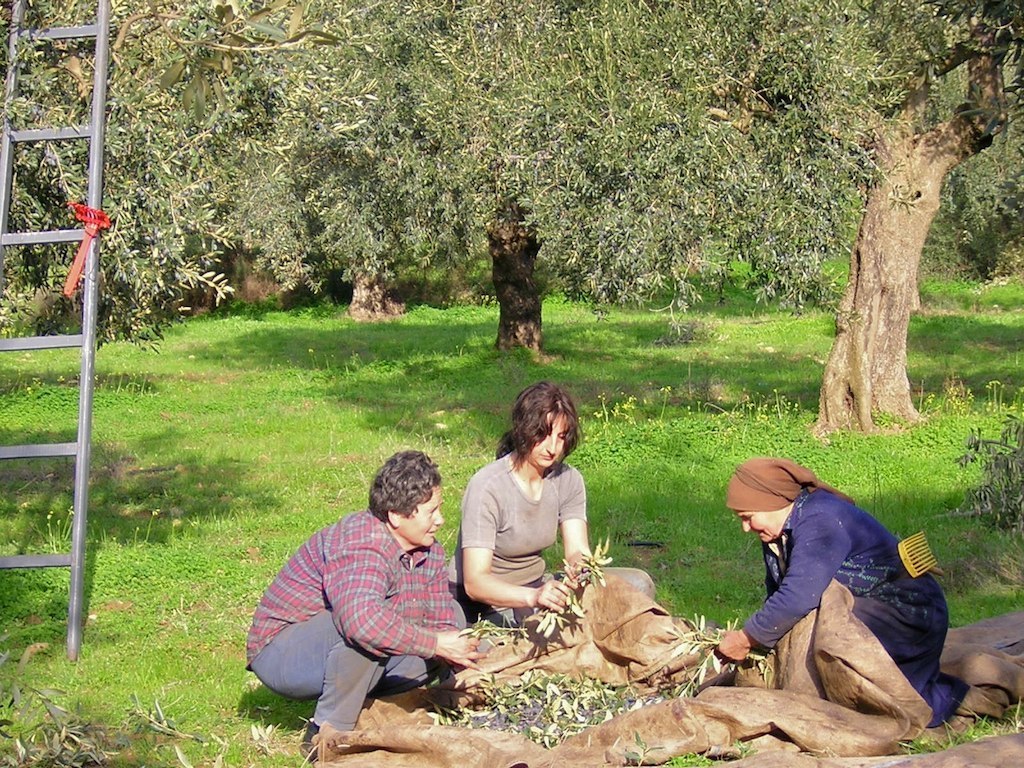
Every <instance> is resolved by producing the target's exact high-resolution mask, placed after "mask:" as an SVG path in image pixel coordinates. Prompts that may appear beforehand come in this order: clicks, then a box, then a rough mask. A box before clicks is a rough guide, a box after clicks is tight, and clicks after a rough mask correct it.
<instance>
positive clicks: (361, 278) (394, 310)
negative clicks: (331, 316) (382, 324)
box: [348, 275, 405, 322]
mask: <svg viewBox="0 0 1024 768" xmlns="http://www.w3.org/2000/svg"><path fill="white" fill-rule="evenodd" d="M404 312H405V304H403V303H402V302H401V301H400V300H399V299H398V298H397V297H395V296H394V295H392V293H391V292H390V291H389V290H388V288H387V286H386V285H385V284H384V281H382V280H381V279H380V278H379V277H377V276H376V275H356V276H355V280H354V284H353V286H352V303H351V304H349V306H348V314H349V316H350V317H352V318H353V319H354V320H358V321H360V322H376V321H379V320H390V319H392V318H395V317H398V316H399V315H401V314H403V313H404Z"/></svg>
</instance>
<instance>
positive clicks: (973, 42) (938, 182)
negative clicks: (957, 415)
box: [817, 2, 1024, 432]
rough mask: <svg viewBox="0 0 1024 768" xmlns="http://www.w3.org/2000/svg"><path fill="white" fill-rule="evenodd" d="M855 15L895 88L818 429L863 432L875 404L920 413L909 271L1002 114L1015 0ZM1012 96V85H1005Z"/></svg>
mask: <svg viewBox="0 0 1024 768" xmlns="http://www.w3.org/2000/svg"><path fill="white" fill-rule="evenodd" d="M866 10H867V11H869V12H870V15H869V16H868V17H866V18H862V19H861V20H859V23H860V24H862V25H863V26H864V28H865V29H867V30H869V31H871V32H872V33H873V36H874V42H875V44H876V47H877V50H879V52H880V55H884V60H885V61H886V62H887V65H888V67H889V68H890V71H891V72H892V77H893V78H894V79H896V80H897V81H898V82H899V83H900V85H901V89H900V91H899V92H898V98H897V99H896V100H894V101H892V102H890V103H888V104H887V103H878V104H876V105H875V110H874V114H875V116H876V119H875V121H874V123H873V124H871V123H868V124H866V125H865V127H866V128H870V130H871V133H870V134H869V139H870V144H869V146H870V147H871V150H872V155H873V158H874V160H875V164H876V168H877V174H876V175H875V177H874V180H873V182H872V184H871V185H870V186H869V187H868V190H867V194H866V202H865V207H864V214H863V218H862V219H861V222H860V227H859V230H858V233H857V238H856V241H855V242H854V246H853V250H852V256H851V263H850V280H849V283H848V285H847V288H846V290H845V293H844V294H843V298H842V301H841V303H840V306H839V311H838V314H837V320H836V340H835V343H834V345H833V348H832V351H831V354H830V356H829V359H828V362H827V364H826V367H825V372H824V376H823V381H822V387H821V397H820V401H819V416H818V425H817V426H818V429H819V430H820V431H823V432H824V431H829V430H832V429H836V428H850V427H852V428H857V429H861V430H870V429H872V428H873V427H874V418H875V414H876V413H885V414H888V415H890V416H894V417H896V418H898V419H902V420H905V421H907V422H913V421H915V420H917V419H918V418H919V416H918V413H917V410H916V409H915V407H914V404H913V401H912V398H911V392H910V384H909V380H908V378H907V371H906V359H907V357H906V356H907V331H908V326H909V321H910V315H911V313H912V312H913V311H914V310H915V309H916V308H917V307H918V304H919V298H918V292H917V273H918V268H919V264H920V258H921V253H922V249H923V246H924V243H925V240H926V238H927V236H928V232H929V229H930V227H931V223H932V221H933V219H934V217H935V214H936V211H937V210H938V208H939V204H940V200H941V193H942V188H943V182H944V181H945V179H946V177H947V175H948V174H949V172H950V171H951V169H953V168H954V167H956V166H957V165H958V164H959V163H961V162H963V161H964V160H966V159H967V158H970V157H972V156H973V155H975V154H977V153H978V152H981V151H982V150H984V149H985V148H987V147H989V146H990V145H991V144H992V143H993V140H994V138H995V136H996V135H997V134H998V133H999V132H1000V131H1001V130H1002V129H1003V127H1004V125H1005V123H1006V121H1007V116H1008V109H1009V107H1008V103H1007V95H1008V91H1007V83H1006V82H1005V77H1006V73H1005V68H1006V67H1008V66H1011V67H1014V68H1016V69H1015V74H1014V75H1012V76H1011V81H1012V82H1011V85H1012V86H1014V89H1015V88H1016V87H1018V86H1019V85H1020V62H1021V59H1020V44H1021V33H1022V27H1021V24H1022V22H1024V16H1022V10H1024V6H1022V5H1021V3H1019V2H1016V3H1005V2H980V3H960V2H943V3H937V4H933V5H924V6H922V5H919V4H917V3H911V2H905V3H879V4H877V6H872V7H869V8H867V9H866ZM961 70H965V71H966V72H965V75H964V76H963V80H962V82H963V83H964V92H963V95H962V101H961V102H960V103H959V104H958V105H957V106H956V107H955V108H953V109H949V110H947V111H944V112H940V111H939V110H938V109H937V108H936V107H937V104H936V101H935V99H934V98H933V91H934V86H935V83H936V80H937V79H940V78H944V77H950V76H952V75H953V74H954V73H958V72H959V71H961ZM1011 93H1012V94H1013V95H1015V93H1014V92H1013V91H1011Z"/></svg>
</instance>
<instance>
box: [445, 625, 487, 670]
mask: <svg viewBox="0 0 1024 768" xmlns="http://www.w3.org/2000/svg"><path fill="white" fill-rule="evenodd" d="M479 647H480V638H478V637H467V636H466V635H463V634H462V632H461V631H459V630H455V629H452V630H448V631H447V632H438V633H437V653H436V655H437V656H438V657H440V658H442V659H444V660H445V661H447V662H450V663H452V664H455V665H457V666H460V667H467V668H469V669H477V670H478V669H480V666H479V665H478V664H477V663H476V662H477V661H478V660H479V659H482V658H483V657H484V656H486V655H487V654H486V653H483V652H482V651H480V650H478V649H479Z"/></svg>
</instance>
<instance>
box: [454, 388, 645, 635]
mask: <svg viewBox="0 0 1024 768" xmlns="http://www.w3.org/2000/svg"><path fill="white" fill-rule="evenodd" d="M579 437H580V431H579V420H578V418H577V415H576V406H575V404H574V403H573V401H572V398H571V397H570V396H569V393H568V392H566V391H565V390H564V389H562V388H561V387H559V386H558V385H556V384H553V383H551V382H548V381H542V382H539V383H537V384H533V385H531V386H529V387H527V388H526V389H524V390H523V391H522V392H520V393H519V396H518V397H517V398H516V402H515V405H514V406H513V408H512V428H511V429H510V430H509V431H508V432H506V433H505V435H504V436H503V437H502V439H501V442H500V444H499V446H498V458H497V459H496V460H495V461H493V462H491V463H490V464H488V465H487V466H485V467H483V468H482V469H480V470H479V471H478V472H477V473H476V474H475V475H473V477H472V478H471V479H470V481H469V485H468V486H467V488H466V492H465V494H464V495H463V497H462V521H461V525H460V529H459V542H458V546H457V548H456V550H455V555H454V557H453V558H452V563H451V567H450V572H449V575H450V578H451V580H452V582H453V584H454V585H455V587H456V595H457V597H458V600H459V603H460V605H462V607H463V610H464V611H465V612H466V619H467V621H468V622H469V623H474V622H476V621H478V620H479V619H481V618H484V619H489V620H491V621H494V622H495V623H501V624H506V625H508V624H511V625H517V624H519V623H520V622H521V621H522V619H523V618H525V617H526V616H528V615H529V614H531V613H533V612H534V611H535V610H537V609H540V608H549V609H552V610H556V611H561V610H564V609H565V606H566V599H567V597H568V595H569V594H570V593H571V591H572V590H573V589H574V588H575V587H576V586H577V584H576V582H575V580H574V578H573V577H574V576H575V566H577V565H578V563H579V562H580V560H581V559H582V558H583V557H584V556H586V555H589V554H590V544H589V543H588V537H587V492H586V488H585V487H584V484H583V477H582V475H580V473H579V472H578V471H577V470H576V469H574V468H573V467H570V466H569V465H567V464H565V463H563V462H564V460H565V459H566V458H567V457H568V456H569V454H570V453H572V451H573V449H574V448H575V447H576V445H577V444H578V442H579ZM559 533H560V534H561V536H562V549H563V551H564V556H565V562H566V577H567V578H566V579H565V581H559V580H555V579H550V578H545V573H544V567H545V564H544V558H543V556H542V554H541V553H542V552H543V550H544V549H546V548H547V547H549V546H551V545H552V544H554V543H555V539H556V537H557V535H558V534H559ZM612 570H613V571H619V575H620V576H625V577H626V578H627V580H629V581H631V582H633V583H634V585H635V586H638V587H639V588H640V589H641V590H643V591H645V592H646V593H647V594H649V595H650V596H652V597H653V594H654V585H653V583H652V582H651V579H650V577H649V576H648V575H647V574H646V573H644V572H643V571H636V570H635V569H612ZM627 571H629V572H632V573H626V572H627Z"/></svg>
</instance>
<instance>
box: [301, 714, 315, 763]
mask: <svg viewBox="0 0 1024 768" xmlns="http://www.w3.org/2000/svg"><path fill="white" fill-rule="evenodd" d="M318 733H320V726H319V725H317V724H316V723H314V722H313V721H312V720H310V721H309V722H308V723H307V724H306V733H305V734H303V736H302V744H301V745H300V746H299V750H300V751H301V753H302V757H303V759H305V761H306V762H307V763H315V762H316V759H317V756H318V753H319V751H320V750H319V747H318V746H317V745H316V744H314V743H313V739H314V737H315V736H316V735H317V734H318Z"/></svg>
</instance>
